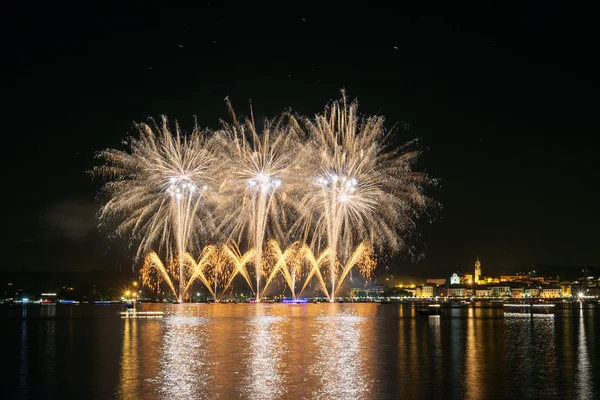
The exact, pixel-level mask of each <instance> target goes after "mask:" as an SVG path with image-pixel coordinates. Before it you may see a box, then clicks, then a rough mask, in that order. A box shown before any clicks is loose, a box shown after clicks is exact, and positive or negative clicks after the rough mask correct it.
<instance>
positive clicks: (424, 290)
mask: <svg viewBox="0 0 600 400" xmlns="http://www.w3.org/2000/svg"><path fill="white" fill-rule="evenodd" d="M433 289H434V286H433V285H431V284H429V285H427V284H426V285H423V286H419V287H417V297H422V298H432V297H433V296H434V292H433Z"/></svg>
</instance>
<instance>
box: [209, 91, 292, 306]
mask: <svg viewBox="0 0 600 400" xmlns="http://www.w3.org/2000/svg"><path fill="white" fill-rule="evenodd" d="M227 104H228V106H229V109H230V112H231V115H232V118H233V123H231V124H228V123H223V128H222V129H221V130H220V131H218V132H216V133H215V135H214V137H213V138H212V140H211V143H212V148H214V149H215V150H216V153H217V154H218V157H219V161H220V163H219V166H218V168H217V171H218V172H219V182H220V186H219V190H218V193H216V196H215V197H214V199H213V200H214V204H215V209H216V214H217V215H219V216H220V218H222V222H221V224H220V226H219V227H218V230H219V231H224V232H226V234H227V236H226V238H227V239H236V240H237V242H238V243H245V244H247V247H248V248H252V249H254V251H255V256H254V260H253V261H254V268H255V280H256V282H255V289H256V290H255V294H256V300H257V301H260V293H261V287H260V284H261V277H262V276H263V274H264V273H265V271H263V267H262V266H263V245H264V242H265V239H266V238H267V237H272V238H275V239H277V240H279V241H283V240H284V238H285V237H286V236H287V233H288V229H289V226H290V225H291V221H289V220H288V212H287V210H288V208H289V205H288V202H289V201H291V200H292V199H293V198H294V197H295V196H294V195H293V192H294V191H295V190H297V183H296V182H297V181H298V176H299V174H298V170H299V169H300V167H299V166H298V165H296V164H295V158H296V157H297V155H298V154H301V152H300V151H299V148H300V146H301V142H300V140H299V138H298V136H297V135H296V132H295V130H294V125H293V124H289V123H286V121H285V116H282V117H281V118H280V119H279V120H276V121H267V122H266V123H265V126H264V129H263V132H262V133H259V132H258V131H257V129H256V126H255V123H254V118H253V117H252V115H251V118H250V119H246V120H245V122H244V123H239V122H238V120H237V118H236V117H235V113H234V112H233V109H232V108H231V105H230V104H229V102H228V103H227Z"/></svg>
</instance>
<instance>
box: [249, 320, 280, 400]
mask: <svg viewBox="0 0 600 400" xmlns="http://www.w3.org/2000/svg"><path fill="white" fill-rule="evenodd" d="M255 311H256V314H257V315H256V316H252V317H250V318H249V319H248V323H247V325H248V327H247V329H246V333H245V335H243V336H241V339H242V340H243V341H244V342H246V343H247V351H246V352H244V356H246V357H247V358H248V362H247V363H246V365H247V370H246V372H245V377H244V380H243V384H242V386H241V389H242V392H243V393H245V395H246V397H247V398H254V399H277V398H281V397H282V396H283V395H285V393H286V390H285V388H286V386H285V383H286V382H285V381H284V377H283V375H282V374H281V373H280V369H283V367H282V365H281V356H282V353H283V351H284V349H285V344H286V342H285V341H284V340H283V337H282V334H281V331H282V330H284V329H285V325H286V321H287V318H285V317H281V316H274V315H268V314H270V313H269V309H268V308H256V310H255ZM265 314H266V315H265Z"/></svg>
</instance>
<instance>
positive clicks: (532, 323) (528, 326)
mask: <svg viewBox="0 0 600 400" xmlns="http://www.w3.org/2000/svg"><path fill="white" fill-rule="evenodd" d="M504 324H505V333H506V337H505V349H504V352H505V356H504V357H505V364H506V370H505V371H504V373H505V374H506V375H507V378H506V393H507V394H508V395H510V396H518V395H521V396H523V397H526V398H537V397H548V398H556V397H557V396H558V394H557V391H556V386H555V382H556V379H557V369H556V357H557V356H556V353H555V348H556V341H555V337H554V335H555V333H554V329H555V327H554V324H555V318H554V315H553V314H528V313H514V314H513V313H505V314H504ZM523 382H528V384H527V385H523Z"/></svg>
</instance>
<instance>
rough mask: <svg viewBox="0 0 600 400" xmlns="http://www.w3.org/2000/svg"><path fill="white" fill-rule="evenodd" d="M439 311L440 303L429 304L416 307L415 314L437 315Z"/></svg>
mask: <svg viewBox="0 0 600 400" xmlns="http://www.w3.org/2000/svg"><path fill="white" fill-rule="evenodd" d="M439 313H440V305H439V304H437V303H436V304H429V305H428V306H427V308H426V309H425V308H418V309H417V314H419V315H439Z"/></svg>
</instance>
